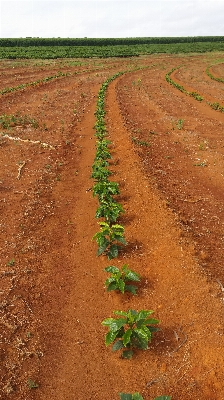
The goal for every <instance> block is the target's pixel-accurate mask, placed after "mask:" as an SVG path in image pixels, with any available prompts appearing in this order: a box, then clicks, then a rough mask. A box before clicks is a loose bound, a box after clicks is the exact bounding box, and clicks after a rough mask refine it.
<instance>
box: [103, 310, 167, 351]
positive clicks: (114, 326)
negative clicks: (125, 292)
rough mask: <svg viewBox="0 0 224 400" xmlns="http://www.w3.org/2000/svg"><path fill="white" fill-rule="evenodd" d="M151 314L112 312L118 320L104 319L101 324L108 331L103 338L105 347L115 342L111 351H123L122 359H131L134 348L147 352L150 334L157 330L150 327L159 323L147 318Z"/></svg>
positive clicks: (145, 312) (148, 312) (131, 311)
mask: <svg viewBox="0 0 224 400" xmlns="http://www.w3.org/2000/svg"><path fill="white" fill-rule="evenodd" d="M152 313H153V311H151V310H141V311H139V312H138V311H135V310H128V311H127V312H125V311H114V314H115V315H118V316H119V317H120V318H106V319H105V320H104V321H103V322H102V325H104V326H106V327H107V328H108V329H109V332H108V333H107V334H106V337H105V344H106V346H108V345H110V344H111V343H113V342H115V343H114V344H113V347H112V351H116V350H120V349H125V350H123V352H122V357H123V358H128V359H130V358H132V356H133V349H134V348H137V349H142V350H147V349H148V343H149V342H151V339H152V333H153V332H156V331H157V330H158V328H155V327H154V326H151V325H155V324H158V323H159V321H158V320H157V319H154V318H148V317H149V315H151V314H152ZM117 339H118V340H117ZM126 349H127V350H126Z"/></svg>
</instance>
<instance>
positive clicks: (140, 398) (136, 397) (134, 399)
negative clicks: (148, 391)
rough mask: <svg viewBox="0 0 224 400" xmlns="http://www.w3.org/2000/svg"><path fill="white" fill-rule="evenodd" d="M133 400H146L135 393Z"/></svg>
mask: <svg viewBox="0 0 224 400" xmlns="http://www.w3.org/2000/svg"><path fill="white" fill-rule="evenodd" d="M132 400H144V399H143V397H142V396H141V395H140V394H139V393H134V394H133V395H132Z"/></svg>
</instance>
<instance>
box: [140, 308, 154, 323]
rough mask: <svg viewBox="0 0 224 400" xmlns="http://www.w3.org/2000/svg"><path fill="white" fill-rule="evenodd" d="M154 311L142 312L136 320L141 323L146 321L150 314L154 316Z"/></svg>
mask: <svg viewBox="0 0 224 400" xmlns="http://www.w3.org/2000/svg"><path fill="white" fill-rule="evenodd" d="M153 312H154V311H152V310H141V311H139V313H138V318H137V319H136V321H139V320H140V319H144V320H145V319H146V318H147V317H148V316H149V315H150V314H152V313H153Z"/></svg>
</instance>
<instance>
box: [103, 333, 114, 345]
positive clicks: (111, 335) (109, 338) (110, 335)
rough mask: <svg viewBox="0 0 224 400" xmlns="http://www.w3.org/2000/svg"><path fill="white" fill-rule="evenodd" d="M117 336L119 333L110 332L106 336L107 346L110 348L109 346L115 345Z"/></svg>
mask: <svg viewBox="0 0 224 400" xmlns="http://www.w3.org/2000/svg"><path fill="white" fill-rule="evenodd" d="M116 336H117V332H112V331H110V332H108V333H107V334H106V336H105V344H106V346H109V344H111V343H113V341H114V339H115V338H116Z"/></svg>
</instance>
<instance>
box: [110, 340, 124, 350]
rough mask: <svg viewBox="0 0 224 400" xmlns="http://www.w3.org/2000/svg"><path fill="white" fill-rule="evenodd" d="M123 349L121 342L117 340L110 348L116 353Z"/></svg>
mask: <svg viewBox="0 0 224 400" xmlns="http://www.w3.org/2000/svg"><path fill="white" fill-rule="evenodd" d="M123 348H124V344H123V340H117V342H115V343H114V344H113V346H112V351H117V350H120V349H123Z"/></svg>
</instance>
